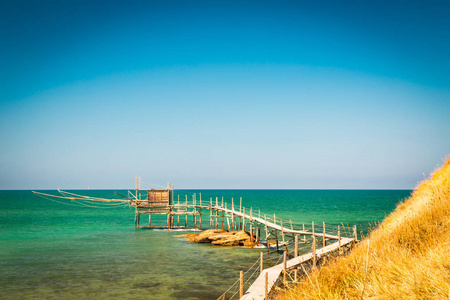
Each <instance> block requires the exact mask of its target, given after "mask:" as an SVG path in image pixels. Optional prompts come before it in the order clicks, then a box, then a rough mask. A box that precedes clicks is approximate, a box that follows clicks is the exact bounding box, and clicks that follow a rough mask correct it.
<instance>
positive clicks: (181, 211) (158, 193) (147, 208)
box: [130, 177, 202, 230]
mask: <svg viewBox="0 0 450 300" xmlns="http://www.w3.org/2000/svg"><path fill="white" fill-rule="evenodd" d="M135 191H136V194H135V195H134V197H133V198H132V199H130V206H131V207H134V208H135V214H134V229H135V230H136V229H137V228H139V227H140V221H141V215H148V225H149V226H150V227H151V226H152V215H167V227H168V229H169V230H170V229H171V228H174V227H180V216H181V217H183V216H184V227H187V221H188V220H187V218H188V215H192V216H193V223H194V228H195V229H197V219H199V220H200V229H201V227H202V221H201V220H202V219H201V214H202V210H201V208H200V207H197V206H196V198H195V196H193V202H192V204H188V199H187V196H186V199H185V203H180V198H179V196H178V199H177V200H178V201H177V203H175V201H174V186H173V185H171V184H170V182H169V183H168V184H167V189H164V190H163V189H141V180H140V177H139V180H138V179H137V178H136V188H135ZM200 205H201V199H200ZM198 216H200V218H198ZM175 218H176V223H175ZM181 223H183V220H181Z"/></svg>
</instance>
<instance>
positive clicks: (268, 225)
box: [197, 206, 339, 240]
mask: <svg viewBox="0 0 450 300" xmlns="http://www.w3.org/2000/svg"><path fill="white" fill-rule="evenodd" d="M197 207H199V208H205V209H209V208H210V207H209V206H197ZM212 209H215V210H219V211H223V212H226V213H228V214H234V215H235V216H238V217H242V218H244V219H248V220H251V221H256V222H258V223H260V224H262V225H265V226H267V227H268V228H272V229H275V230H278V231H282V232H284V234H299V235H309V236H312V235H314V236H317V237H323V236H324V235H323V233H320V232H315V233H314V234H313V233H312V232H310V231H302V230H292V229H290V228H286V227H284V226H283V227H281V225H278V224H275V223H272V222H269V221H266V220H264V219H263V218H258V217H253V216H249V215H247V214H244V213H242V212H239V211H233V210H231V209H226V208H223V207H221V206H213V207H212ZM325 238H327V239H332V240H337V239H338V238H339V237H338V236H336V235H331V234H325Z"/></svg>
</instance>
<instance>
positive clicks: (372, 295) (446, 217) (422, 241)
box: [277, 159, 450, 299]
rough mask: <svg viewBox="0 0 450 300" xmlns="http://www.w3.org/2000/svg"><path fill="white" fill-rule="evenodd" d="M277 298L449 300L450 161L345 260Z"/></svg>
mask: <svg viewBox="0 0 450 300" xmlns="http://www.w3.org/2000/svg"><path fill="white" fill-rule="evenodd" d="M277 298H278V299H450V159H448V160H447V162H446V163H445V165H444V166H443V167H442V168H440V169H438V170H437V171H435V172H434V173H433V174H432V176H431V178H430V179H428V180H425V181H424V182H422V183H420V184H419V186H418V187H417V188H416V190H415V191H414V192H413V194H412V195H411V197H410V198H408V199H407V200H406V201H404V202H403V203H401V204H399V205H398V206H397V208H396V210H395V211H394V212H392V214H390V215H389V216H388V217H387V218H386V219H385V220H384V221H383V222H382V223H381V224H380V226H379V227H378V228H377V229H375V230H374V231H373V232H372V233H371V234H370V236H369V237H368V238H366V239H365V240H364V241H362V242H361V243H360V244H359V245H358V246H357V247H356V248H355V249H354V251H352V253H351V254H350V255H349V256H347V257H341V258H339V259H337V260H336V261H334V262H333V263H330V264H329V265H328V266H326V267H324V268H322V269H321V270H319V271H317V272H316V273H314V274H311V275H310V277H307V278H306V279H305V280H304V281H302V282H300V283H299V284H298V285H296V286H295V287H294V288H292V289H290V290H288V291H287V292H286V293H283V294H279V295H278V296H277Z"/></svg>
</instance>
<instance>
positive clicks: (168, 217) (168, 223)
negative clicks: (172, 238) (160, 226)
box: [167, 215, 170, 230]
mask: <svg viewBox="0 0 450 300" xmlns="http://www.w3.org/2000/svg"><path fill="white" fill-rule="evenodd" d="M167 229H169V230H170V215H167Z"/></svg>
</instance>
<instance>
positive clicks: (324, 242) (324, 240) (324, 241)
mask: <svg viewBox="0 0 450 300" xmlns="http://www.w3.org/2000/svg"><path fill="white" fill-rule="evenodd" d="M326 245H327V240H326V239H325V222H323V238H322V246H323V247H325V246H326Z"/></svg>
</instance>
